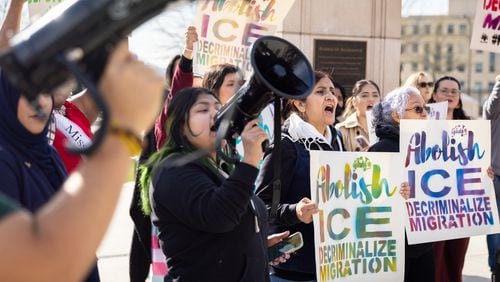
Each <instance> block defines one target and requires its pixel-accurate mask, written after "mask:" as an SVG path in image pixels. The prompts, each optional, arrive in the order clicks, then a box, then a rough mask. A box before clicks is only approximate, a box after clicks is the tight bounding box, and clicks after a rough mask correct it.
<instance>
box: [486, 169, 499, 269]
mask: <svg viewBox="0 0 500 282" xmlns="http://www.w3.org/2000/svg"><path fill="white" fill-rule="evenodd" d="M493 185H494V186H495V194H496V198H497V208H498V209H499V214H500V175H495V179H494V180H493ZM486 243H487V245H488V264H489V266H490V270H491V272H495V268H496V252H497V250H499V249H500V233H497V234H490V235H486Z"/></svg>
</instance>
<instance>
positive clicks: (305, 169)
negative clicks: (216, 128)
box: [255, 71, 344, 281]
mask: <svg viewBox="0 0 500 282" xmlns="http://www.w3.org/2000/svg"><path fill="white" fill-rule="evenodd" d="M315 78H316V85H315V87H314V89H313V91H312V93H311V94H310V95H309V96H307V97H306V98H305V99H303V100H295V99H290V100H288V102H287V104H286V108H285V110H284V112H288V113H290V115H289V117H288V118H287V119H286V121H285V123H284V127H283V132H282V136H281V143H282V159H281V197H280V203H279V205H278V211H277V215H276V218H275V219H271V230H272V231H274V232H282V231H284V230H290V233H295V232H301V233H302V235H303V239H304V246H303V248H302V249H300V250H298V251H297V252H296V253H295V254H294V255H292V257H291V258H290V260H288V261H287V262H286V263H284V264H280V265H277V266H273V270H274V274H273V275H272V276H271V281H315V280H316V266H315V256H314V229H313V225H312V224H311V222H312V215H313V214H315V213H317V212H318V206H317V204H316V203H313V202H311V200H310V198H311V189H310V177H309V169H310V168H309V165H310V162H309V150H328V151H343V150H344V146H343V143H342V138H341V136H340V135H339V133H338V132H337V131H336V130H335V128H334V127H333V126H332V125H333V123H334V122H335V108H336V106H337V98H336V97H335V94H334V86H333V83H332V80H331V79H330V78H329V76H328V75H327V74H325V73H323V72H319V71H316V72H315ZM273 172H274V158H273V152H272V150H269V151H268V152H266V156H265V157H264V161H263V163H262V167H261V171H260V174H259V177H258V178H257V182H256V184H255V185H256V187H257V188H256V193H257V195H258V196H259V197H260V198H261V199H262V200H263V201H264V202H265V203H266V206H267V210H268V211H270V210H271V207H272V200H273V179H274V175H273V174H274V173H273Z"/></svg>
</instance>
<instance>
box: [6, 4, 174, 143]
mask: <svg viewBox="0 0 500 282" xmlns="http://www.w3.org/2000/svg"><path fill="white" fill-rule="evenodd" d="M171 2H175V0H133V1H131V0H66V1H64V2H62V3H61V4H59V5H58V6H56V7H54V8H53V9H52V10H50V11H49V12H48V13H47V14H45V15H44V16H42V17H41V18H40V19H38V21H36V22H35V23H34V24H33V25H31V26H29V27H28V28H26V29H25V30H23V31H21V32H20V33H18V34H17V35H15V36H14V37H13V38H12V39H11V41H10V42H11V48H10V49H9V50H8V51H7V52H6V53H4V54H2V55H1V57H0V66H1V69H2V71H3V72H5V73H6V75H7V77H8V78H9V80H10V81H11V82H12V84H13V85H14V86H15V87H16V88H17V89H18V90H19V91H20V92H21V93H22V94H23V95H24V96H25V97H26V98H28V100H29V101H31V102H32V105H33V106H34V107H35V108H36V106H37V104H36V97H37V96H38V95H39V94H40V93H42V92H44V93H51V90H53V89H54V88H56V87H57V86H59V85H61V84H62V83H64V82H65V81H67V80H68V79H69V78H71V77H73V75H74V76H75V77H76V78H77V79H78V80H80V82H81V83H83V84H84V86H85V87H87V88H88V90H89V92H90V94H91V95H92V97H93V99H94V102H95V103H96V105H97V106H98V107H100V108H101V110H102V120H103V122H102V126H101V130H99V131H98V133H96V135H95V139H94V144H93V145H92V146H91V148H88V149H84V150H83V151H81V150H74V151H76V152H78V153H82V152H86V153H90V152H91V151H93V149H95V148H96V147H97V145H96V144H97V143H99V142H100V140H101V139H102V136H103V134H104V131H106V128H107V123H108V112H107V107H106V104H105V103H104V101H103V99H102V98H101V97H100V95H98V93H99V91H98V90H97V87H96V86H95V85H96V84H97V83H98V82H99V79H100V77H101V75H102V73H103V71H104V67H105V66H106V63H107V59H108V56H109V54H110V53H111V52H112V51H113V49H114V47H115V45H116V44H117V43H118V42H119V41H120V40H122V39H123V38H125V37H126V36H127V35H128V34H130V32H131V31H132V30H133V29H135V28H136V27H137V26H139V25H140V24H142V23H143V22H145V21H147V20H148V19H150V18H152V17H153V16H155V15H157V14H159V13H160V12H162V11H163V10H164V8H165V7H166V5H167V4H168V3H171ZM138 99H139V97H138Z"/></svg>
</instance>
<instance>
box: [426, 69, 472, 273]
mask: <svg viewBox="0 0 500 282" xmlns="http://www.w3.org/2000/svg"><path fill="white" fill-rule="evenodd" d="M460 95H461V86H460V82H459V81H458V80H457V79H456V78H454V77H452V76H444V77H441V78H439V79H438V80H437V81H436V84H434V91H433V93H432V97H431V99H430V100H429V103H434V102H443V101H448V113H447V119H450V120H456V119H470V117H469V116H468V115H467V114H466V113H465V112H464V110H463V105H462V99H461V98H460ZM468 246H469V238H468V237H467V238H461V239H453V240H445V241H439V242H436V243H435V245H434V260H435V265H436V282H448V281H453V282H461V281H462V270H463V267H464V261H465V254H466V253H467V247H468Z"/></svg>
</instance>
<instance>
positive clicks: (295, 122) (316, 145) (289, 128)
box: [284, 113, 333, 151]
mask: <svg viewBox="0 0 500 282" xmlns="http://www.w3.org/2000/svg"><path fill="white" fill-rule="evenodd" d="M284 127H285V129H286V132H287V133H286V134H285V135H284V137H286V138H288V139H290V140H291V141H293V142H299V143H301V144H303V145H304V147H305V148H306V149H307V150H308V151H310V150H321V151H332V150H333V147H332V145H331V144H332V140H333V136H332V131H331V129H330V127H329V126H327V127H326V135H325V136H323V134H321V133H319V132H318V130H317V129H316V128H315V127H314V126H313V125H312V124H310V123H308V122H305V121H304V120H303V119H301V118H300V117H299V116H298V115H297V114H295V113H292V114H291V115H290V117H289V118H288V119H287V120H286V121H285V124H284Z"/></svg>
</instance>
